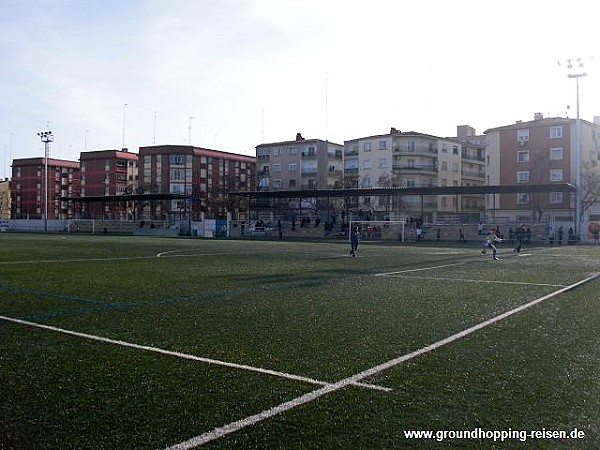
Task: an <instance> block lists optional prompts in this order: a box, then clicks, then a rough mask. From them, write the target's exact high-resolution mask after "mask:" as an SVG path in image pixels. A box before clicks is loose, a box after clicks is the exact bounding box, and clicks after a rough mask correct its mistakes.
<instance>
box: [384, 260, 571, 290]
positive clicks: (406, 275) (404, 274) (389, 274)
mask: <svg viewBox="0 0 600 450" xmlns="http://www.w3.org/2000/svg"><path fill="white" fill-rule="evenodd" d="M466 263H467V261H463V262H459V263H452V264H442V265H439V266H430V267H420V268H417V269H407V270H399V271H396V272H385V273H376V274H375V276H376V277H390V278H407V279H412V278H417V279H419V280H432V281H454V282H460V283H489V284H516V285H524V286H546V287H565V286H566V285H564V284H551V283H531V282H526V281H502V280H478V279H474V278H473V279H470V278H451V277H428V276H422V275H420V276H415V275H410V274H412V273H415V272H425V271H428V270H434V269H443V268H446V267H453V266H461V265H464V264H466Z"/></svg>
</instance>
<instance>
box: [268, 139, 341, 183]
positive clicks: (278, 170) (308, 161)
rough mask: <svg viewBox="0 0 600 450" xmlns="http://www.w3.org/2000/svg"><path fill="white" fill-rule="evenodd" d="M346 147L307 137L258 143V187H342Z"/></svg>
mask: <svg viewBox="0 0 600 450" xmlns="http://www.w3.org/2000/svg"><path fill="white" fill-rule="evenodd" d="M343 149H344V147H343V146H342V145H340V144H335V143H333V142H328V141H323V140H321V139H304V138H303V137H302V135H300V133H298V134H297V135H296V139H295V140H293V141H283V142H274V143H266V144H260V145H257V146H256V165H257V179H258V189H259V190H270V191H279V190H292V191H293V190H299V189H340V188H341V187H342V178H343Z"/></svg>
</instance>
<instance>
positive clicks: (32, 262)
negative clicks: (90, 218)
mask: <svg viewBox="0 0 600 450" xmlns="http://www.w3.org/2000/svg"><path fill="white" fill-rule="evenodd" d="M154 258H156V256H121V257H110V258H74V259H38V260H28V261H0V265H3V266H4V265H13V264H15V265H17V264H49V263H71V262H91V261H95V262H97V261H122V260H133V259H154Z"/></svg>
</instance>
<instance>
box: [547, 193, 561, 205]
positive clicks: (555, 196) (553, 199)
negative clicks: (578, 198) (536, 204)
mask: <svg viewBox="0 0 600 450" xmlns="http://www.w3.org/2000/svg"><path fill="white" fill-rule="evenodd" d="M562 201H563V193H562V192H550V203H562Z"/></svg>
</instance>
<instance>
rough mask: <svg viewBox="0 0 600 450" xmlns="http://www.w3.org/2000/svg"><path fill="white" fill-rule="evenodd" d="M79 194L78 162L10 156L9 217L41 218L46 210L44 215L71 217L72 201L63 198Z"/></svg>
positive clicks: (54, 217)
mask: <svg viewBox="0 0 600 450" xmlns="http://www.w3.org/2000/svg"><path fill="white" fill-rule="evenodd" d="M46 170H47V174H48V176H47V178H46V176H45V174H46ZM46 186H48V193H47V195H46ZM79 194H80V165H79V163H78V162H76V161H67V160H62V159H55V158H47V159H46V158H23V159H14V160H13V162H12V180H11V198H12V202H11V208H12V214H11V216H12V218H13V219H43V218H44V216H45V212H46V210H47V212H48V215H47V217H46V219H50V220H52V219H61V220H64V219H72V218H75V217H76V214H77V213H78V211H76V209H75V208H76V206H75V204H74V203H73V201H68V200H65V199H66V198H68V197H77V196H79ZM46 201H47V204H46Z"/></svg>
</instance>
